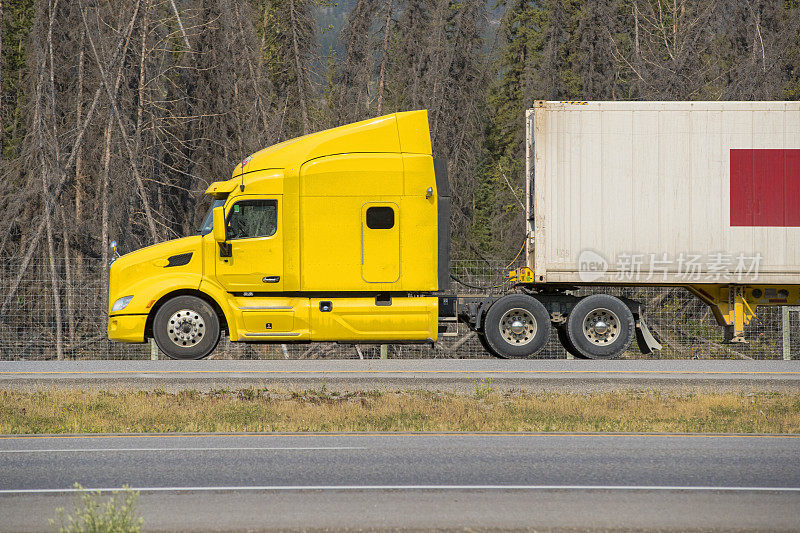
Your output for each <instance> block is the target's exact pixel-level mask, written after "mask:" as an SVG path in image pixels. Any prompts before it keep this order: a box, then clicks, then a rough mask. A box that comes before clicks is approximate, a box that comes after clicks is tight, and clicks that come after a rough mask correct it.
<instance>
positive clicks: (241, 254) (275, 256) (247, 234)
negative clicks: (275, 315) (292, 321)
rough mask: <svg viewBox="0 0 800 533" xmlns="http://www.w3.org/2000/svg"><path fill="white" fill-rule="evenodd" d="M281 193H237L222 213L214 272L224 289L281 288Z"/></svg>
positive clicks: (239, 290)
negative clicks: (222, 230) (223, 237)
mask: <svg viewBox="0 0 800 533" xmlns="http://www.w3.org/2000/svg"><path fill="white" fill-rule="evenodd" d="M281 198H282V197H281V196H257V197H256V196H253V197H247V196H243V197H238V199H237V200H236V201H235V202H234V203H233V204H232V205H230V206H229V207H228V210H227V212H226V214H225V228H226V229H225V231H226V235H227V241H226V243H225V244H223V245H221V246H220V247H219V250H218V252H217V258H216V275H217V280H218V281H219V283H220V284H221V285H222V286H223V287H224V288H225V290H227V291H228V292H246V291H251V292H277V291H282V290H283V231H282V228H281V224H280V223H279V221H280V220H281V218H280V210H281Z"/></svg>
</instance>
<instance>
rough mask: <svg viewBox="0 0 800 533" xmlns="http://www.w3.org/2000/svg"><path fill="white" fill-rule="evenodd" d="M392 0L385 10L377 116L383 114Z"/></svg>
mask: <svg viewBox="0 0 800 533" xmlns="http://www.w3.org/2000/svg"><path fill="white" fill-rule="evenodd" d="M393 2H394V0H389V4H388V7H387V8H386V27H385V28H384V30H383V48H382V49H381V74H380V77H379V79H378V115H382V114H383V85H384V79H385V74H386V61H387V58H388V57H389V29H390V26H391V23H392V3H393Z"/></svg>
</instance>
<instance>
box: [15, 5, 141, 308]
mask: <svg viewBox="0 0 800 533" xmlns="http://www.w3.org/2000/svg"><path fill="white" fill-rule="evenodd" d="M138 13H139V4H138V3H137V4H136V9H135V10H134V12H133V15H132V16H131V20H130V22H129V23H128V27H127V29H126V31H125V32H123V34H122V35H121V36H120V39H119V41H118V42H117V48H116V50H115V52H114V56H113V57H112V59H111V61H110V62H109V64H110V65H116V63H117V60H118V59H119V58H120V57H121V55H122V54H121V52H122V48H123V45H124V44H125V43H126V42H127V40H128V38H129V37H130V34H131V31H132V30H133V25H134V23H135V22H136V18H137V16H138ZM84 26H85V24H84ZM87 31H88V30H87ZM21 42H22V41H20V43H21ZM20 46H21V45H20ZM119 69H120V70H121V69H122V64H120V66H119ZM21 75H22V69H20V76H21ZM102 91H103V85H102V84H101V85H100V87H98V88H97V90H96V91H95V93H94V98H93V99H92V103H91V105H90V106H89V109H88V111H87V112H86V117H85V118H84V120H83V124H82V125H81V127H80V129H79V130H78V136H77V137H76V138H75V141H74V142H73V143H72V150H71V151H70V156H69V159H68V160H67V162H66V163H65V164H64V166H63V167H62V168H59V169H57V171H58V175H59V181H58V183H57V184H56V186H55V187H54V189H53V194H52V196H53V198H58V197H59V196H60V195H61V192H62V191H63V190H64V188H65V187H66V186H67V185H68V182H69V178H68V176H67V173H66V170H65V169H67V168H70V167H71V166H72V164H73V162H74V160H75V156H76V155H77V153H78V148H79V147H80V146H81V145H82V143H83V139H84V135H85V134H86V129H87V127H88V126H89V123H90V122H91V121H92V118H94V112H95V110H96V109H97V102H98V100H100V94H102ZM19 101H20V99H18V102H19ZM15 124H16V121H15ZM52 208H53V203H52V202H45V209H44V210H45V212H46V213H48V214H50V213H52ZM44 229H45V220H44V218H42V220H41V221H40V222H39V226H38V227H37V228H36V232H35V233H34V234H33V236H31V238H30V240H29V241H28V245H27V250H26V251H25V254H24V255H23V257H22V263H21V264H20V266H19V270H18V271H17V275H16V277H15V278H14V281H13V283H12V284H11V289H10V290H9V291H8V294H6V297H5V299H4V300H3V304H2V306H0V320H3V319H4V317H5V314H6V310H7V309H8V305H9V304H10V303H11V300H13V299H14V296H15V295H16V294H17V290H18V289H19V284H20V282H21V281H22V277H23V276H24V275H25V272H26V271H27V269H28V265H29V264H30V261H31V258H32V257H33V253H34V252H35V251H36V247H37V246H38V245H39V241H40V240H41V238H42V233H43V232H44ZM21 247H24V246H21Z"/></svg>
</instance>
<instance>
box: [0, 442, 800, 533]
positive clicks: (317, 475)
mask: <svg viewBox="0 0 800 533" xmlns="http://www.w3.org/2000/svg"><path fill="white" fill-rule="evenodd" d="M798 457H800V436H776V435H766V436H744V435H722V436H720V435H716V436H712V435H608V434H586V435H580V434H578V435H576V434H569V435H556V434H323V435H316V434H290V435H278V434H268V435H169V436H164V435H138V436H116V435H109V436H61V437H47V436H35V437H15V436H4V437H0V473H1V474H2V475H0V524H3V527H2V529H3V530H7V531H16V530H36V529H46V528H47V527H48V526H47V518H49V517H51V516H53V513H54V509H55V507H56V506H58V505H65V504H66V505H69V498H70V495H69V493H67V492H65V491H69V490H70V487H72V485H73V483H74V482H80V483H81V484H82V485H83V486H85V487H91V488H99V489H103V490H109V489H113V488H117V487H120V486H121V485H123V484H126V483H127V484H130V485H131V486H133V487H134V488H137V489H139V490H140V491H142V497H141V501H140V505H139V508H140V509H141V511H142V514H143V516H144V518H145V524H146V528H147V529H148V530H175V529H180V530H232V529H240V530H241V529H250V530H258V529H269V528H326V527H332V528H354V529H356V528H363V529H380V528H397V527H400V528H433V527H438V528H464V527H469V528H473V529H481V528H492V527H502V528H537V529H539V530H547V529H554V528H555V529H559V528H578V529H583V528H598V529H607V528H632V529H658V530H688V529H698V530H709V529H719V530H735V529H743V530H744V529H749V530H752V529H761V530H770V531H776V530H786V531H790V530H798V529H800V461H798V460H797V459H798Z"/></svg>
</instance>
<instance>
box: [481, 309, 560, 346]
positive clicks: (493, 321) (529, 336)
mask: <svg viewBox="0 0 800 533" xmlns="http://www.w3.org/2000/svg"><path fill="white" fill-rule="evenodd" d="M512 322H517V323H519V324H520V327H522V331H520V332H515V331H514V330H512V329H511V324H512ZM483 331H484V334H485V336H486V343H487V344H488V345H489V348H490V353H493V354H496V357H501V358H511V357H514V358H517V357H531V356H533V355H535V354H536V353H537V352H538V351H539V350H541V349H542V348H544V345H545V344H547V340H548V339H549V338H550V314H549V313H548V312H547V309H545V307H544V305H542V303H541V302H540V301H539V300H537V299H535V298H533V297H532V296H528V295H525V294H509V295H507V296H503V297H502V298H500V299H499V300H497V301H496V302H495V303H493V304H492V306H491V307H490V308H489V311H488V312H487V313H486V319H485V320H484V326H483Z"/></svg>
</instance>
